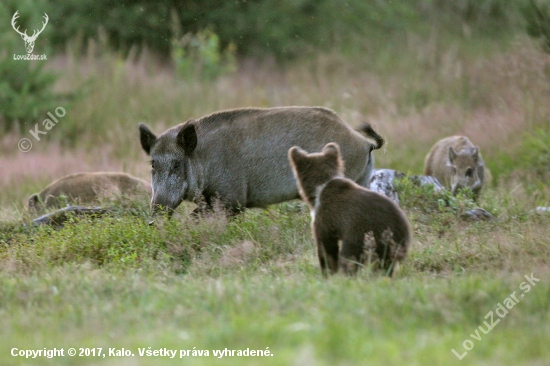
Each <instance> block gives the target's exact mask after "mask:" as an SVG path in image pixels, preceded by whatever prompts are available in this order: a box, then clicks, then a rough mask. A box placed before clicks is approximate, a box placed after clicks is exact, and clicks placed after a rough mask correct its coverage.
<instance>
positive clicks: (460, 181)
mask: <svg viewBox="0 0 550 366" xmlns="http://www.w3.org/2000/svg"><path fill="white" fill-rule="evenodd" d="M485 173H486V172H485V164H484V162H483V159H482V157H481V153H480V152H479V147H477V146H474V144H472V142H471V141H470V139H468V138H467V137H466V136H450V137H446V138H444V139H442V140H439V141H438V142H437V143H436V144H435V145H434V146H433V147H432V149H431V150H430V152H429V153H428V155H427V156H426V161H425V163H424V174H425V175H430V176H433V177H435V178H437V180H439V182H440V183H441V184H443V185H444V186H445V187H447V188H450V189H451V191H452V192H453V194H454V195H456V193H457V191H458V190H459V189H462V188H469V189H471V190H472V192H473V193H474V197H475V198H477V197H478V196H479V194H480V192H481V189H482V188H483V183H484V181H485V175H486V174H485Z"/></svg>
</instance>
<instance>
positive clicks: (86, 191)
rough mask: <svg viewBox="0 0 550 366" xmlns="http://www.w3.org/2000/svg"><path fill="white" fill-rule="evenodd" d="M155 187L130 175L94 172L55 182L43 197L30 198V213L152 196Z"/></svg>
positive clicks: (44, 190) (41, 195) (39, 195)
mask: <svg viewBox="0 0 550 366" xmlns="http://www.w3.org/2000/svg"><path fill="white" fill-rule="evenodd" d="M150 193H151V185H150V184H149V183H148V182H146V181H144V180H142V179H139V178H136V177H134V176H132V175H130V174H126V173H120V172H90V173H76V174H72V175H67V176H65V177H62V178H59V179H57V180H55V181H53V182H52V183H51V184H50V185H48V186H47V187H46V188H44V189H43V190H42V192H40V193H35V194H33V195H32V196H30V197H29V200H28V207H29V209H39V208H40V207H44V208H50V207H54V206H59V205H62V204H63V202H64V201H65V200H68V201H73V202H76V203H79V204H92V203H98V202H99V201H100V200H101V199H102V198H107V197H116V196H120V195H123V196H130V195H136V194H150Z"/></svg>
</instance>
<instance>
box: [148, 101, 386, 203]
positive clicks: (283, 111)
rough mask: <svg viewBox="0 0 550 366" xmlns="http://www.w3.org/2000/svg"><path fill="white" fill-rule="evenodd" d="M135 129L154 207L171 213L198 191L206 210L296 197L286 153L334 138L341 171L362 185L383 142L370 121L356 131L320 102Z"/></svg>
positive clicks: (315, 146)
mask: <svg viewBox="0 0 550 366" xmlns="http://www.w3.org/2000/svg"><path fill="white" fill-rule="evenodd" d="M139 131H140V140H141V146H142V147H143V150H145V152H146V153H147V154H148V155H149V156H150V157H151V167H152V171H151V175H152V186H153V197H152V199H151V206H152V209H153V212H154V213H155V212H157V211H158V210H159V209H160V208H165V209H167V211H168V212H169V214H171V213H172V211H173V210H174V209H175V208H176V207H178V205H179V204H180V203H181V202H182V201H183V200H187V201H193V200H195V199H196V198H198V197H201V196H202V197H204V202H205V203H206V205H207V207H209V208H211V207H212V203H213V200H214V199H216V198H219V199H220V201H221V202H222V203H223V205H224V206H225V207H226V208H227V209H228V210H229V211H230V212H231V213H237V212H238V211H239V210H240V209H244V208H249V207H265V206H267V205H270V204H274V203H279V202H283V201H287V200H291V199H295V198H299V195H298V190H297V188H296V182H295V180H294V176H293V173H292V170H291V168H290V165H289V163H288V158H287V152H288V149H290V148H291V147H292V146H295V145H298V146H302V147H303V148H304V149H307V150H308V151H321V149H322V148H323V146H324V145H325V144H327V143H329V142H336V143H338V144H339V145H340V146H341V147H342V154H343V157H344V160H345V163H346V176H347V177H348V178H350V179H352V180H353V181H355V182H357V183H359V184H361V185H362V186H366V185H367V184H368V181H369V178H370V175H371V172H372V168H373V158H372V157H371V151H372V150H373V149H379V148H380V147H382V145H383V144H384V140H383V139H382V137H380V136H379V135H378V134H377V133H376V132H375V131H374V130H373V129H372V128H371V127H370V126H369V125H365V126H363V127H362V129H361V132H363V134H362V133H359V132H358V131H355V130H353V129H352V128H350V127H349V126H348V125H347V124H346V123H345V122H343V121H342V120H341V119H340V118H339V117H338V115H336V113H335V112H333V111H332V110H330V109H326V108H321V107H278V108H243V109H234V110H227V111H221V112H216V113H213V114H210V115H208V116H205V117H202V118H199V119H196V120H195V119H191V120H189V121H187V122H185V123H181V124H179V125H177V126H175V127H172V128H170V129H168V130H167V131H165V132H164V133H163V134H161V135H160V136H158V137H157V136H155V135H154V134H153V133H152V132H151V131H150V130H149V128H147V126H145V125H144V124H140V125H139ZM367 137H370V138H371V139H373V140H374V143H372V142H370V141H369V139H368V138H367Z"/></svg>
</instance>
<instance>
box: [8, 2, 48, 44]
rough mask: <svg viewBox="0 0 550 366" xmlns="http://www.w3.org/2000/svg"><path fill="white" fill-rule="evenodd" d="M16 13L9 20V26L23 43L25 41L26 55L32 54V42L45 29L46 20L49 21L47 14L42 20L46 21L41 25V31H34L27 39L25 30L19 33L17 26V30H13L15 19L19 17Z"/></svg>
mask: <svg viewBox="0 0 550 366" xmlns="http://www.w3.org/2000/svg"><path fill="white" fill-rule="evenodd" d="M18 12H19V10H18V11H16V12H15V14H13V17H12V18H11V26H12V27H13V29H15V31H16V32H17V33H19V34H20V35H21V38H23V41H25V48H26V49H27V53H32V50H33V48H34V42H35V41H36V37H38V35H39V34H40V33H42V31H43V30H44V28H46V24H48V19H49V18H48V14H46V13H44V19H45V20H46V21H45V22H43V23H42V29H40V30H37V29H35V30H34V31H33V33H32V36H30V37H29V36H28V35H27V30H26V29H25V32H20V31H19V26H17V28H15V20H16V19H17V18H19V15H18V14H17V13H18ZM37 32H38V33H37Z"/></svg>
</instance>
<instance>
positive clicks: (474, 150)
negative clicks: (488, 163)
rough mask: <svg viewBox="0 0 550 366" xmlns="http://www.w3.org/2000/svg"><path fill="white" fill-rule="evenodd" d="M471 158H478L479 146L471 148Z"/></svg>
mask: <svg viewBox="0 0 550 366" xmlns="http://www.w3.org/2000/svg"><path fill="white" fill-rule="evenodd" d="M472 158H474V160H475V161H477V160H478V158H479V147H478V146H476V147H474V148H473V149H472Z"/></svg>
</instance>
